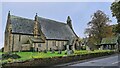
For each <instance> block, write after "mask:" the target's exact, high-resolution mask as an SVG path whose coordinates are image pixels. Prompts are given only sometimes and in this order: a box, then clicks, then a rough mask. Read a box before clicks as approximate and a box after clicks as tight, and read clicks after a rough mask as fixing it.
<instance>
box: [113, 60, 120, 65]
mask: <svg viewBox="0 0 120 68" xmlns="http://www.w3.org/2000/svg"><path fill="white" fill-rule="evenodd" d="M119 62H120V61H117V62H114V63H112V64H117V63H119Z"/></svg>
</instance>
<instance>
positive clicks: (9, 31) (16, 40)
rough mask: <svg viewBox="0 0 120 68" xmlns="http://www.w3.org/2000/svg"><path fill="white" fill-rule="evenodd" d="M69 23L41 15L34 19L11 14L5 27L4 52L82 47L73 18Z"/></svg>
mask: <svg viewBox="0 0 120 68" xmlns="http://www.w3.org/2000/svg"><path fill="white" fill-rule="evenodd" d="M66 22H67V23H63V22H58V21H54V20H50V19H46V18H42V17H39V16H38V15H37V14H36V15H35V17H34V20H32V19H28V18H23V17H19V16H15V15H11V14H10V11H9V13H8V17H7V24H6V28H5V40H4V52H12V51H30V50H32V49H33V50H34V51H44V50H50V49H54V50H65V49H66V45H70V49H73V50H76V49H80V41H79V37H78V36H77V35H76V33H75V32H74V30H73V27H72V23H71V19H70V17H69V16H68V18H67V21H66Z"/></svg>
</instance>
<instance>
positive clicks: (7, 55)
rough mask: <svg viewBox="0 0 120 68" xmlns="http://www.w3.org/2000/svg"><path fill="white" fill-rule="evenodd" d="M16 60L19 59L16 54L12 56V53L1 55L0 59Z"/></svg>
mask: <svg viewBox="0 0 120 68" xmlns="http://www.w3.org/2000/svg"><path fill="white" fill-rule="evenodd" d="M9 58H11V59H17V58H21V57H20V56H19V55H17V54H12V53H10V52H9V53H5V54H2V59H9Z"/></svg>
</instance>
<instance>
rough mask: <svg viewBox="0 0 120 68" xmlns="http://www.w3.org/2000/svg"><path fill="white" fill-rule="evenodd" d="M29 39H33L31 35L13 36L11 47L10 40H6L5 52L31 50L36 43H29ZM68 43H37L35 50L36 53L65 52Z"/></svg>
mask: <svg viewBox="0 0 120 68" xmlns="http://www.w3.org/2000/svg"><path fill="white" fill-rule="evenodd" d="M29 37H33V36H30V35H20V34H11V46H10V47H9V40H8V39H6V41H7V43H6V47H5V51H6V52H8V51H9V48H10V51H22V50H30V48H31V47H32V46H33V45H35V43H32V44H31V43H30V42H29ZM67 42H68V41H63V40H45V43H36V45H35V50H36V51H44V50H50V49H54V50H63V49H65V47H64V45H66V44H67Z"/></svg>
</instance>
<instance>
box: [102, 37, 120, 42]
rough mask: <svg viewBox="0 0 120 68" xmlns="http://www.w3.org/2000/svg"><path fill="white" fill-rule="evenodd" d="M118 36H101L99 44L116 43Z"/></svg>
mask: <svg viewBox="0 0 120 68" xmlns="http://www.w3.org/2000/svg"><path fill="white" fill-rule="evenodd" d="M117 40H118V37H111V38H103V39H102V42H101V44H116V43H117Z"/></svg>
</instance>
